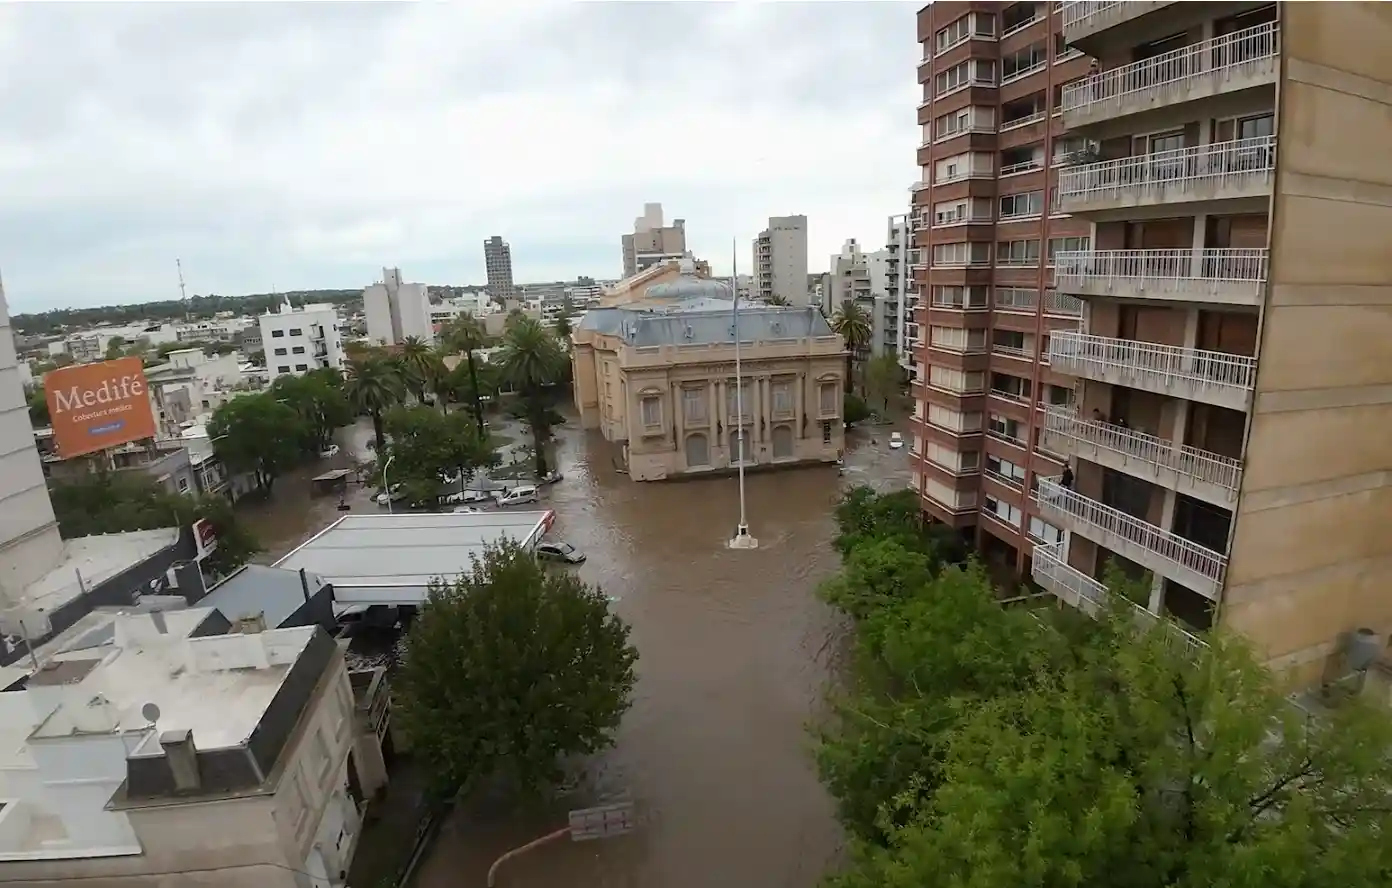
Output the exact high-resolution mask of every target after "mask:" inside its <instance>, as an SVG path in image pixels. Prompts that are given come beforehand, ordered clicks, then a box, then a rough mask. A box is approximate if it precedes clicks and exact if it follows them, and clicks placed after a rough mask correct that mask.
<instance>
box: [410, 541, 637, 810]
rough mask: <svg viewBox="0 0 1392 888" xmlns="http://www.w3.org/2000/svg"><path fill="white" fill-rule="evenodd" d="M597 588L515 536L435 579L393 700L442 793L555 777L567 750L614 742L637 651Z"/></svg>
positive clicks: (525, 785) (544, 783) (528, 784)
mask: <svg viewBox="0 0 1392 888" xmlns="http://www.w3.org/2000/svg"><path fill="white" fill-rule="evenodd" d="M628 636H629V628H628V626H627V625H626V624H625V623H624V622H623V621H622V620H621V619H620V618H619V617H618V616H616V615H615V614H613V613H612V612H611V611H610V610H609V601H608V599H607V598H606V597H605V595H604V594H603V593H602V592H601V591H600V590H599V589H597V588H594V587H592V586H588V585H586V584H585V583H583V582H582V581H581V580H580V579H579V578H578V577H576V576H575V574H573V573H571V572H569V571H563V570H557V571H549V570H547V569H545V568H544V567H542V566H541V565H540V564H539V563H538V562H537V561H536V559H535V558H534V557H533V556H532V555H531V553H530V552H528V551H526V550H523V549H521V548H519V547H517V546H516V545H515V544H512V543H508V544H505V545H503V546H502V547H500V548H490V549H488V550H486V551H485V552H484V554H483V556H482V557H481V558H476V559H474V562H473V566H472V568H471V569H470V570H469V571H467V572H466V573H464V574H463V575H462V576H461V577H460V578H459V579H458V580H457V581H456V582H454V583H440V582H437V583H435V584H434V585H433V586H432V588H431V590H430V593H429V596H428V598H427V600H426V603H425V605H424V606H423V607H422V609H421V613H420V616H419V617H418V618H417V620H416V622H415V624H414V626H413V627H412V629H411V634H410V635H409V636H407V638H406V651H405V655H404V657H403V658H402V662H401V668H400V671H399V673H398V674H397V676H396V677H395V678H394V679H393V682H392V702H393V706H394V708H395V713H396V715H395V716H394V717H396V718H398V719H399V722H398V724H399V725H400V726H401V728H402V730H403V732H404V734H405V736H406V737H407V738H408V740H409V742H410V744H411V750H412V752H413V753H414V754H415V755H418V756H420V757H421V759H422V760H423V762H424V763H425V765H426V768H427V771H428V773H429V774H430V775H431V777H432V779H433V780H434V786H433V790H434V792H435V793H436V794H437V797H438V798H442V799H451V798H455V797H459V796H463V795H467V794H468V793H469V792H471V791H472V790H474V789H476V788H477V787H478V786H479V785H480V784H481V783H482V782H483V781H485V780H488V779H489V778H495V777H502V778H507V779H509V780H510V781H511V782H512V783H513V784H514V785H516V786H518V787H520V788H522V789H524V790H541V789H545V788H547V787H551V786H554V785H556V784H557V783H558V782H559V780H560V778H561V776H562V772H561V761H562V759H563V758H564V757H566V756H572V755H580V754H589V753H593V752H596V751H598V750H600V749H603V748H604V747H606V746H608V745H609V744H610V743H612V740H613V732H614V730H615V729H616V728H617V727H618V725H619V722H620V720H621V718H622V717H623V714H624V712H626V711H627V709H628V707H629V705H630V702H631V699H632V694H633V685H634V663H635V662H636V661H637V659H638V652H637V651H636V650H635V649H634V648H633V646H632V645H631V644H629V640H628Z"/></svg>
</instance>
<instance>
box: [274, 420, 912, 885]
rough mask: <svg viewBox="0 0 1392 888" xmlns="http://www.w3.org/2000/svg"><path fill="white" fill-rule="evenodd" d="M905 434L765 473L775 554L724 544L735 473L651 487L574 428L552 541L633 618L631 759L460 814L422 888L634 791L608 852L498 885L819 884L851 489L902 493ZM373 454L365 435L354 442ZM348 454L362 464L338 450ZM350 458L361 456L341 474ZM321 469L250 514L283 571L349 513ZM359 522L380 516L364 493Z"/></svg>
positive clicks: (597, 848) (763, 532)
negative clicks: (830, 694)
mask: <svg viewBox="0 0 1392 888" xmlns="http://www.w3.org/2000/svg"><path fill="white" fill-rule="evenodd" d="M888 431H889V430H888V429H883V430H876V431H875V432H873V433H872V434H874V436H875V437H876V438H877V439H878V443H877V444H875V445H872V444H871V443H870V441H869V436H866V437H865V438H864V439H862V440H859V441H853V442H851V443H850V444H849V447H850V448H851V452H850V453H849V454H848V456H847V463H848V468H847V472H846V475H845V476H844V477H840V476H838V474H837V472H836V471H835V470H834V469H806V470H796V471H786V472H777V473H768V474H751V475H750V476H748V479H747V482H746V484H747V499H748V516H749V525H750V530H751V533H752V534H753V535H754V536H755V537H757V538H758V540H759V548H758V549H757V550H755V551H749V552H734V551H730V550H728V549H727V548H726V546H725V543H726V541H727V540H728V539H729V538H730V536H731V535H732V534H733V533H734V529H735V525H736V522H737V520H738V515H739V508H738V492H737V486H736V482H735V480H734V478H726V479H702V480H697V481H691V482H684V483H668V484H660V483H657V484H652V483H650V484H638V483H634V482H632V481H630V480H629V479H628V477H626V476H624V475H622V474H619V473H618V472H616V471H615V470H614V463H613V458H614V455H615V451H613V450H612V449H611V448H610V447H609V446H608V445H605V444H604V443H603V442H602V441H601V440H599V439H598V438H597V437H596V436H594V435H585V434H583V433H581V432H579V431H578V430H577V429H575V428H573V427H571V428H567V429H563V430H562V432H561V440H560V448H559V455H558V456H559V462H560V465H561V469H562V471H563V472H564V474H565V480H564V481H562V482H561V483H560V484H557V485H555V486H553V487H551V488H550V489H549V490H548V492H547V494H546V496H545V498H544V499H543V505H544V506H545V507H548V508H551V509H554V510H555V511H556V513H557V517H558V520H557V522H556V529H555V531H554V535H556V536H560V537H562V538H564V539H566V540H567V541H569V542H571V543H573V544H575V545H576V546H578V547H580V548H581V549H582V550H584V551H585V552H586V553H587V554H588V555H589V560H588V561H587V562H586V563H585V564H584V565H582V566H581V567H579V568H578V571H579V573H580V575H581V576H582V577H583V578H584V579H585V580H587V581H589V582H591V583H594V584H597V585H599V586H601V587H602V588H603V589H604V591H605V592H607V593H608V594H609V595H611V596H613V597H614V598H615V604H614V607H615V609H616V610H617V611H618V612H619V613H620V614H621V615H622V616H623V617H624V618H625V619H626V620H628V621H629V622H630V623H631V625H632V626H633V643H634V644H635V645H637V647H638V650H639V653H640V660H639V663H638V672H639V682H638V687H637V690H636V693H635V700H634V705H633V708H632V710H631V711H630V712H629V713H628V715H627V717H626V719H625V722H624V725H623V727H622V729H621V730H620V732H619V735H618V742H617V744H616V746H615V748H614V749H612V750H611V751H609V752H608V753H606V754H604V755H603V756H601V757H600V759H599V760H598V761H596V762H594V763H593V764H592V765H591V767H590V768H589V769H588V771H587V775H586V778H585V779H584V780H583V781H582V782H581V784H580V786H579V787H578V788H577V789H576V791H575V792H574V793H573V794H572V795H571V796H570V797H568V798H566V799H563V800H562V801H561V802H559V803H558V804H557V805H556V806H555V807H553V808H552V809H550V810H545V811H531V812H527V813H525V814H520V813H517V812H515V811H514V810H513V808H514V807H515V806H513V805H510V804H508V803H507V802H506V801H505V800H500V801H499V802H497V803H496V804H490V803H489V802H488V801H486V800H485V801H484V802H483V803H481V804H479V805H474V806H471V808H470V810H468V811H463V812H457V813H456V814H455V815H454V817H453V818H452V820H451V821H450V822H449V823H447V824H446V825H445V826H444V828H443V830H442V832H441V835H440V837H439V839H438V841H437V842H436V844H435V846H434V848H433V849H432V850H431V852H430V853H429V855H428V857H427V859H426V860H425V862H424V864H423V866H422V868H421V870H420V872H419V875H418V877H417V880H416V882H415V885H416V886H418V888H456V886H476V885H477V886H481V885H483V884H484V877H485V874H486V872H487V869H488V866H489V864H490V863H491V862H492V860H493V859H494V858H496V857H497V856H498V855H500V854H501V853H503V852H504V851H506V850H508V849H510V848H513V847H516V846H518V845H521V844H524V843H526V842H528V841H530V840H532V839H534V838H537V837H538V836H540V835H543V834H544V833H547V832H550V831H551V830H553V829H555V828H556V827H558V826H562V825H564V823H565V813H566V811H567V810H568V809H570V808H576V807H585V806H588V805H592V804H598V803H600V802H603V801H605V800H608V799H613V798H617V797H628V798H631V799H632V800H633V801H634V803H635V805H636V810H637V814H638V817H639V822H640V825H639V827H638V828H637V829H636V830H635V831H634V832H633V833H632V834H631V835H629V836H625V837H621V838H617V839H610V840H606V841H603V842H584V843H569V842H566V843H559V844H555V845H553V846H550V847H545V848H541V849H538V850H536V851H534V852H531V853H529V854H528V855H526V856H524V857H522V858H519V859H517V860H515V861H510V862H509V863H508V864H507V865H506V869H505V870H503V872H502V873H501V875H500V878H499V880H498V885H499V886H500V888H600V886H624V888H640V886H641V888H711V886H721V888H810V886H813V885H815V884H816V883H817V881H818V880H819V878H820V876H821V875H822V874H823V873H824V872H825V870H826V869H827V868H828V866H829V865H831V863H832V862H833V861H834V860H835V859H836V857H837V855H838V853H839V850H840V843H841V837H840V832H839V829H838V827H837V825H836V822H835V820H834V818H833V811H832V806H831V803H830V801H829V799H828V798H827V797H826V795H825V793H824V792H823V790H822V788H821V786H820V784H819V783H818V781H817V777H816V771H815V767H814V765H813V763H812V761H811V757H810V754H809V739H808V733H807V725H808V723H809V722H810V721H811V720H812V719H813V718H815V716H816V714H817V712H818V710H819V708H820V705H821V700H822V696H823V693H824V688H825V683H826V680H827V678H828V676H829V675H830V674H831V669H832V661H833V660H834V659H835V654H834V652H835V650H836V649H837V646H836V644H835V642H836V640H837V639H838V637H839V636H840V633H841V627H840V625H839V623H838V622H837V620H836V619H835V617H834V616H833V615H832V614H831V613H830V612H829V611H828V610H827V609H826V608H825V607H824V606H823V605H822V604H821V603H820V602H819V601H818V600H817V599H816V597H815V595H814V589H815V586H816V584H817V583H818V582H819V581H820V580H821V579H823V578H824V577H826V576H827V575H828V574H830V573H831V572H832V571H833V570H835V568H836V563H837V559H836V555H835V553H833V552H832V551H830V549H829V547H828V545H827V544H828V541H829V539H830V537H831V533H832V520H831V507H832V505H833V503H834V501H835V499H836V496H837V493H838V490H839V489H840V488H841V487H842V486H843V485H844V484H848V483H870V484H873V485H875V486H877V487H880V488H882V489H885V490H892V489H896V488H900V487H902V486H903V485H904V483H905V481H906V479H907V473H908V468H907V456H906V453H905V452H904V451H890V450H889V449H888V446H887V442H888ZM349 434H350V436H351V438H352V439H353V440H352V441H351V442H350V443H351V444H357V443H360V441H361V437H362V430H361V429H360V428H359V429H353V430H349ZM339 459H340V460H346V459H347V456H346V454H345V455H344V456H341V457H340V458H339ZM343 464H345V465H346V464H347V462H344V463H343ZM323 470H324V467H322V466H320V467H315V468H314V470H313V471H309V470H306V471H305V472H302V473H300V474H302V475H304V478H300V477H298V476H294V477H291V478H286V479H282V482H281V483H282V484H284V485H285V487H286V489H284V490H282V491H280V493H279V495H278V496H277V497H276V502H275V503H274V504H272V505H267V506H261V507H258V508H257V509H255V510H254V511H253V512H252V514H253V516H254V519H253V520H254V521H255V522H256V527H257V531H258V533H260V534H261V535H262V538H263V540H265V541H266V542H267V543H268V545H269V551H268V552H267V553H266V555H265V556H263V558H262V560H265V561H271V560H274V559H275V558H277V557H279V556H280V555H281V554H283V553H284V552H286V551H289V550H290V549H291V548H293V547H294V546H295V545H296V544H297V543H298V542H299V541H300V540H301V539H302V538H303V537H304V536H306V535H307V534H309V533H312V532H314V531H316V530H318V529H319V528H320V527H322V526H323V525H324V524H327V523H328V522H329V521H332V520H334V519H335V518H337V517H338V515H339V513H338V511H337V509H336V506H337V499H336V498H325V499H320V500H315V501H311V502H310V503H309V504H307V503H306V501H305V500H304V499H302V498H301V497H300V496H299V491H302V490H304V489H305V488H306V487H307V483H306V480H307V478H308V477H309V476H310V475H312V474H317V473H318V472H319V471H323ZM349 502H350V503H354V511H358V510H366V509H372V510H376V509H378V507H377V506H374V505H372V504H371V503H370V502H368V501H367V499H366V496H365V493H363V492H354V493H353V494H351V495H350V497H349Z"/></svg>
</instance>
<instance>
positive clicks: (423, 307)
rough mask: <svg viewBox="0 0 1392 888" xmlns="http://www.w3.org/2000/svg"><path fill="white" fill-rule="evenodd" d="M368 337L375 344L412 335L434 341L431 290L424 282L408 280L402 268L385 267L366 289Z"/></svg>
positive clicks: (402, 339) (396, 342) (398, 343)
mask: <svg viewBox="0 0 1392 888" xmlns="http://www.w3.org/2000/svg"><path fill="white" fill-rule="evenodd" d="M362 298H363V314H364V315H365V316H366V318H367V336H368V339H370V340H372V342H373V343H374V344H376V345H400V344H401V343H402V342H403V341H405V340H406V339H407V338H409V337H415V338H417V339H420V340H421V341H423V342H434V341H435V329H434V327H432V326H431V323H430V294H429V291H428V289H427V287H426V285H425V284H408V283H405V282H404V281H402V279H401V269H399V268H384V269H382V279H381V280H380V281H378V282H377V283H375V284H372V285H371V286H369V287H366V288H364V290H363V296H362Z"/></svg>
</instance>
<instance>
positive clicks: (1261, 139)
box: [1058, 136, 1276, 200]
mask: <svg viewBox="0 0 1392 888" xmlns="http://www.w3.org/2000/svg"><path fill="white" fill-rule="evenodd" d="M1275 169H1276V137H1275V136H1257V137H1256V138H1252V139H1234V140H1233V141H1230V142H1213V143H1211V144H1208V145H1199V146H1197V147H1194V148H1178V149H1176V150H1174V151H1157V152H1156V153H1154V154H1140V155H1137V156H1135V157H1123V158H1120V159H1118V160H1104V161H1102V162H1100V163H1089V164H1085V165H1083V166H1075V167H1068V168H1067V169H1064V170H1060V171H1059V177H1058V194H1059V196H1060V198H1061V199H1064V200H1066V199H1069V198H1084V199H1089V200H1095V199H1098V198H1109V197H1110V198H1121V197H1126V198H1129V199H1135V198H1138V197H1146V196H1149V197H1158V196H1160V195H1161V194H1162V193H1163V192H1164V189H1166V188H1185V187H1190V188H1192V187H1195V186H1198V185H1202V186H1204V187H1206V188H1213V187H1215V186H1219V187H1221V186H1225V185H1226V186H1229V187H1231V186H1238V185H1251V184H1253V183H1255V182H1261V181H1270V179H1271V176H1272V173H1273V172H1274V171H1275Z"/></svg>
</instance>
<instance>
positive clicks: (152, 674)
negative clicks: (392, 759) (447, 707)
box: [0, 608, 361, 888]
mask: <svg viewBox="0 0 1392 888" xmlns="http://www.w3.org/2000/svg"><path fill="white" fill-rule="evenodd" d="M263 624H264V621H257V620H254V619H253V620H251V621H247V622H246V623H245V624H244V625H241V626H237V627H234V626H233V625H232V624H231V623H230V622H229V621H228V619H227V618H226V617H225V616H224V615H223V614H222V613H221V612H219V611H218V610H216V609H214V608H190V609H186V610H175V611H170V612H162V611H157V612H149V613H132V614H127V615H122V616H117V617H115V618H114V620H113V622H112V623H111V624H109V625H107V626H106V627H104V628H102V629H100V630H97V631H90V632H87V633H86V634H85V635H83V636H82V637H79V638H76V639H73V640H72V641H70V642H68V643H67V644H65V645H63V647H62V649H61V650H60V651H59V652H56V653H53V654H52V656H51V657H50V658H49V659H48V660H47V662H45V663H43V664H42V665H41V667H40V668H39V669H38V671H37V672H35V673H34V674H33V675H32V676H30V677H29V678H28V681H27V682H26V683H25V684H24V685H23V687H22V689H19V690H5V691H3V692H0V741H3V742H0V885H9V884H14V885H47V884H58V883H60V882H62V883H65V884H67V881H66V880H72V881H71V884H79V883H82V884H91V885H99V886H106V885H110V886H118V885H119V886H121V888H145V886H148V888H162V886H168V885H176V884H179V885H183V884H187V885H193V884H195V883H196V884H198V885H202V886H215V888H253V886H255V888H305V886H314V888H337V886H342V885H344V884H345V882H346V873H347V870H348V868H349V864H350V862H351V859H352V854H353V851H354V849H355V846H356V842H357V838H358V835H359V833H360V826H361V813H360V811H361V805H360V803H359V801H358V799H357V798H356V793H355V790H354V789H352V788H351V786H350V782H351V781H350V777H349V773H350V768H352V767H353V765H352V763H351V760H350V755H349V753H350V750H353V749H354V743H355V733H356V730H355V710H356V706H355V701H354V693H353V688H352V687H351V685H350V682H349V678H348V672H347V669H346V668H345V665H344V661H343V654H342V652H341V651H340V649H339V648H338V646H337V645H336V644H335V643H334V641H333V640H332V639H331V638H330V637H329V636H328V635H327V634H326V633H325V632H324V631H323V630H322V629H320V628H318V627H317V626H306V627H295V628H286V629H270V630H266V629H265V628H264V625H263ZM229 629H231V630H233V631H232V632H231V633H230V634H229V633H228V630H229ZM237 629H240V630H241V631H236V630H237ZM7 686H8V687H16V685H13V684H9V685H7ZM359 782H361V780H360V778H359Z"/></svg>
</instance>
